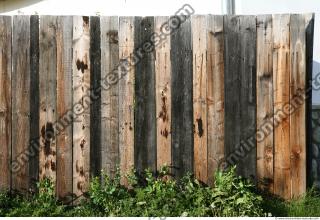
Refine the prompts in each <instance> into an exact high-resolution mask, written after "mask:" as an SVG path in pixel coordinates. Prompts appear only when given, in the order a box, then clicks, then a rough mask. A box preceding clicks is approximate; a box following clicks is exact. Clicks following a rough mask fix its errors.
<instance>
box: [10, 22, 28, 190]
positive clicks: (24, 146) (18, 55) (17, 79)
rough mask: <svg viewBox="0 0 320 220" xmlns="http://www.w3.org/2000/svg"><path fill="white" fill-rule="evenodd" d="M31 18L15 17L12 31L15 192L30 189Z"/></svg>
mask: <svg viewBox="0 0 320 220" xmlns="http://www.w3.org/2000/svg"><path fill="white" fill-rule="evenodd" d="M29 64H30V16H14V17H13V27H12V97H14V98H13V99H12V167H11V169H12V189H13V190H19V191H22V192H25V191H27V190H28V189H29V179H30V176H29V164H28V159H29V156H28V153H27V152H29V151H28V143H29V141H30V68H29V67H30V66H29Z"/></svg>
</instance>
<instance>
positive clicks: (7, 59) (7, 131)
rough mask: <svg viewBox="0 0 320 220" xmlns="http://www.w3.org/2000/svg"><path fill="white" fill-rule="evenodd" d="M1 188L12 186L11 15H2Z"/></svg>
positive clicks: (0, 93)
mask: <svg viewBox="0 0 320 220" xmlns="http://www.w3.org/2000/svg"><path fill="white" fill-rule="evenodd" d="M0 33H1V37H0V146H1V147H0V169H1V171H2V173H1V178H0V190H9V189H10V187H11V171H10V163H11V37H12V36H11V17H9V16H0Z"/></svg>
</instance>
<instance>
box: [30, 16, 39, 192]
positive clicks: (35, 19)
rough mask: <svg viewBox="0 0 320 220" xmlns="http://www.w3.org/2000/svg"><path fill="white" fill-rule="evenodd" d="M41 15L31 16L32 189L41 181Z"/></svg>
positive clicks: (34, 190) (35, 188) (34, 189)
mask: <svg viewBox="0 0 320 220" xmlns="http://www.w3.org/2000/svg"><path fill="white" fill-rule="evenodd" d="M39 26H40V25H39V16H38V15H32V16H30V97H32V98H30V140H31V141H30V145H29V152H30V155H29V173H30V189H31V190H32V191H33V192H36V191H37V183H38V182H39V147H40V142H39V141H40V140H39V109H40V108H39V102H40V98H39Z"/></svg>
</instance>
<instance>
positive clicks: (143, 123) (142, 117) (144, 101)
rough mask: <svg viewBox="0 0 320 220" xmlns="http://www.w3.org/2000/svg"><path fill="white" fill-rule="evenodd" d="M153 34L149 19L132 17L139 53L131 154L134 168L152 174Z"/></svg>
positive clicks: (153, 147) (154, 148)
mask: <svg viewBox="0 0 320 220" xmlns="http://www.w3.org/2000/svg"><path fill="white" fill-rule="evenodd" d="M153 31H154V19H153V17H145V18H140V17H136V18H135V31H134V32H135V34H134V44H135V49H136V50H137V51H139V53H136V54H137V55H140V54H141V56H140V57H141V59H140V61H139V62H138V63H137V64H136V65H135V115H134V119H135V120H134V125H135V128H134V131H135V133H134V135H135V136H134V140H135V143H134V144H135V147H134V154H135V168H136V169H137V171H138V172H142V171H144V170H145V169H150V170H151V171H153V172H155V171H156V165H157V161H156V159H157V158H156V157H157V151H156V103H155V69H154V68H155V66H154V62H155V57H154V51H153V45H152V43H151V41H150V36H151V34H152V33H153Z"/></svg>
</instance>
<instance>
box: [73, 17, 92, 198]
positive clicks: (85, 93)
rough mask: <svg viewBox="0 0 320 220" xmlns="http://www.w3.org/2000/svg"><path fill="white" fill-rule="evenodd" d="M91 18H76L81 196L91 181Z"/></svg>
mask: <svg viewBox="0 0 320 220" xmlns="http://www.w3.org/2000/svg"><path fill="white" fill-rule="evenodd" d="M89 47H90V19H89V17H81V16H74V17H73V61H72V62H73V64H72V65H73V66H72V67H73V75H72V76H73V105H74V109H75V111H74V113H75V118H74V120H73V194H74V195H75V196H77V197H79V196H81V195H82V194H83V193H84V192H86V191H87V190H88V186H89V180H90V103H91V101H90V98H89V95H90V93H89V89H90V57H89Z"/></svg>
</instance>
